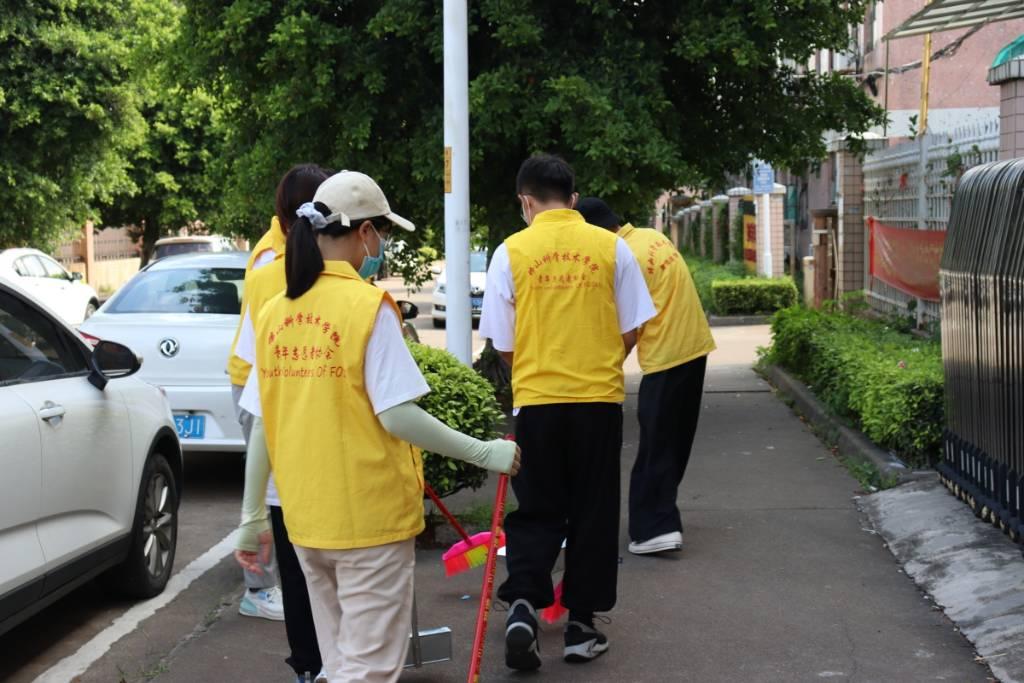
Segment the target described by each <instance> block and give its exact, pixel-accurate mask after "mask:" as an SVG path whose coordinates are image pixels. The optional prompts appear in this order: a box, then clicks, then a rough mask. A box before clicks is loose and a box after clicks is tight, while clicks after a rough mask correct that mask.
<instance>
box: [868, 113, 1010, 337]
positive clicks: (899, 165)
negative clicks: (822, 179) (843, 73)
mask: <svg viewBox="0 0 1024 683" xmlns="http://www.w3.org/2000/svg"><path fill="white" fill-rule="evenodd" d="M998 156H999V120H998V119H992V120H991V121H987V122H984V123H979V124H974V125H970V126H964V127H962V128H957V129H955V130H953V131H952V132H949V133H929V134H927V135H922V136H919V137H918V138H916V139H914V140H910V141H908V142H904V143H902V144H899V145H893V146H892V147H888V148H886V149H882V150H878V151H875V152H871V153H869V154H868V155H867V156H866V157H865V159H864V205H865V212H866V214H867V215H869V216H874V217H875V218H877V219H878V221H879V222H881V223H885V224H887V225H892V226H895V227H902V228H918V229H921V230H945V229H946V226H947V223H948V222H949V216H950V207H951V205H952V201H953V190H954V189H955V188H956V186H957V182H958V181H959V179H960V176H961V175H962V174H963V173H964V172H965V171H966V170H968V169H970V168H972V167H974V166H977V165H979V164H985V163H989V162H992V161H995V160H996V159H997V158H998ZM867 277H868V280H869V283H868V298H869V300H870V301H871V304H872V306H873V307H875V308H876V309H877V310H880V311H883V312H900V313H906V312H907V310H908V304H910V302H912V301H916V305H917V310H918V315H919V318H918V320H919V321H920V322H926V321H935V320H938V319H939V318H940V317H941V308H940V306H939V304H937V303H932V302H927V301H921V300H915V298H914V297H913V296H911V295H909V294H906V293H904V292H902V291H900V290H898V289H896V288H895V287H891V286H889V285H887V284H886V283H884V282H881V281H879V280H876V279H875V278H873V277H871V276H870V275H868V276H867Z"/></svg>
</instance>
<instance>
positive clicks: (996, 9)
mask: <svg viewBox="0 0 1024 683" xmlns="http://www.w3.org/2000/svg"><path fill="white" fill-rule="evenodd" d="M1019 18H1024V2H1022V0H933V2H932V3H930V4H928V5H925V7H924V8H923V9H921V10H920V11H918V12H916V13H915V14H913V15H912V16H911V17H910V18H909V19H907V20H906V21H904V22H903V23H902V24H900V25H899V26H897V27H896V28H894V29H893V30H891V31H889V32H888V33H887V34H885V36H883V38H882V39H883V40H892V39H894V38H907V37H909V36H919V35H924V34H925V33H938V32H939V31H952V30H955V29H962V28H972V27H974V26H977V25H979V24H984V23H987V22H993V21H1007V20H1009V19H1019Z"/></svg>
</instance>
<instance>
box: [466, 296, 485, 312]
mask: <svg viewBox="0 0 1024 683" xmlns="http://www.w3.org/2000/svg"><path fill="white" fill-rule="evenodd" d="M469 301H470V304H471V305H472V306H473V308H475V309H477V310H480V307H482V306H483V305H484V298H483V297H482V296H474V297H470V299H469Z"/></svg>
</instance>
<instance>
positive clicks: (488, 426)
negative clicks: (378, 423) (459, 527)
mask: <svg viewBox="0 0 1024 683" xmlns="http://www.w3.org/2000/svg"><path fill="white" fill-rule="evenodd" d="M409 350H410V351H412V357H413V359H415V361H416V364H417V365H418V366H419V368H420V372H422V373H423V377H424V378H425V379H426V380H427V386H429V387H430V393H429V394H427V395H426V396H424V397H423V398H421V399H419V400H418V401H417V402H416V403H417V404H418V405H419V406H420V407H421V408H423V410H425V411H427V412H428V413H430V414H431V415H433V416H434V417H436V418H437V419H438V420H440V421H441V422H444V423H445V424H446V425H448V426H449V427H451V428H452V429H456V430H458V431H460V432H463V433H464V434H469V435H470V436H474V437H476V438H478V439H494V438H497V437H498V436H500V434H499V433H498V431H497V428H498V425H499V424H500V421H501V420H502V418H503V417H504V416H503V414H502V412H501V408H500V406H499V405H498V400H497V399H496V398H495V397H494V388H493V387H492V386H491V383H490V382H488V381H487V380H486V379H484V378H483V377H481V376H480V375H478V374H477V373H476V372H474V371H473V369H472V368H470V367H467V366H465V365H463V364H462V363H460V362H459V361H458V359H457V358H455V356H453V355H452V354H450V353H448V352H447V351H444V350H443V349H435V348H433V347H430V346H425V345H424V344H417V343H415V342H409ZM423 474H424V476H425V477H426V480H427V482H428V483H429V484H430V485H431V486H432V487H433V488H434V490H435V491H437V495H439V496H448V495H451V494H453V493H455V492H456V491H461V490H462V489H465V488H470V489H478V488H480V487H481V486H483V484H484V482H485V481H486V480H487V471H486V470H483V469H480V468H479V467H476V466H474V465H470V464H468V463H464V462H461V461H459V460H451V459H449V458H445V457H443V456H440V455H437V454H435V453H427V452H425V453H424V454H423Z"/></svg>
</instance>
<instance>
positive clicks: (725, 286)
mask: <svg viewBox="0 0 1024 683" xmlns="http://www.w3.org/2000/svg"><path fill="white" fill-rule="evenodd" d="M797 296H798V294H797V291H796V285H795V284H793V279H792V278H789V277H784V278H778V279H768V278H748V279H745V280H715V281H713V282H712V283H711V298H712V300H713V302H714V310H715V312H716V313H718V314H719V315H749V314H753V313H774V312H775V311H778V310H779V309H782V308H789V307H790V306H795V305H796V303H797Z"/></svg>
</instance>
